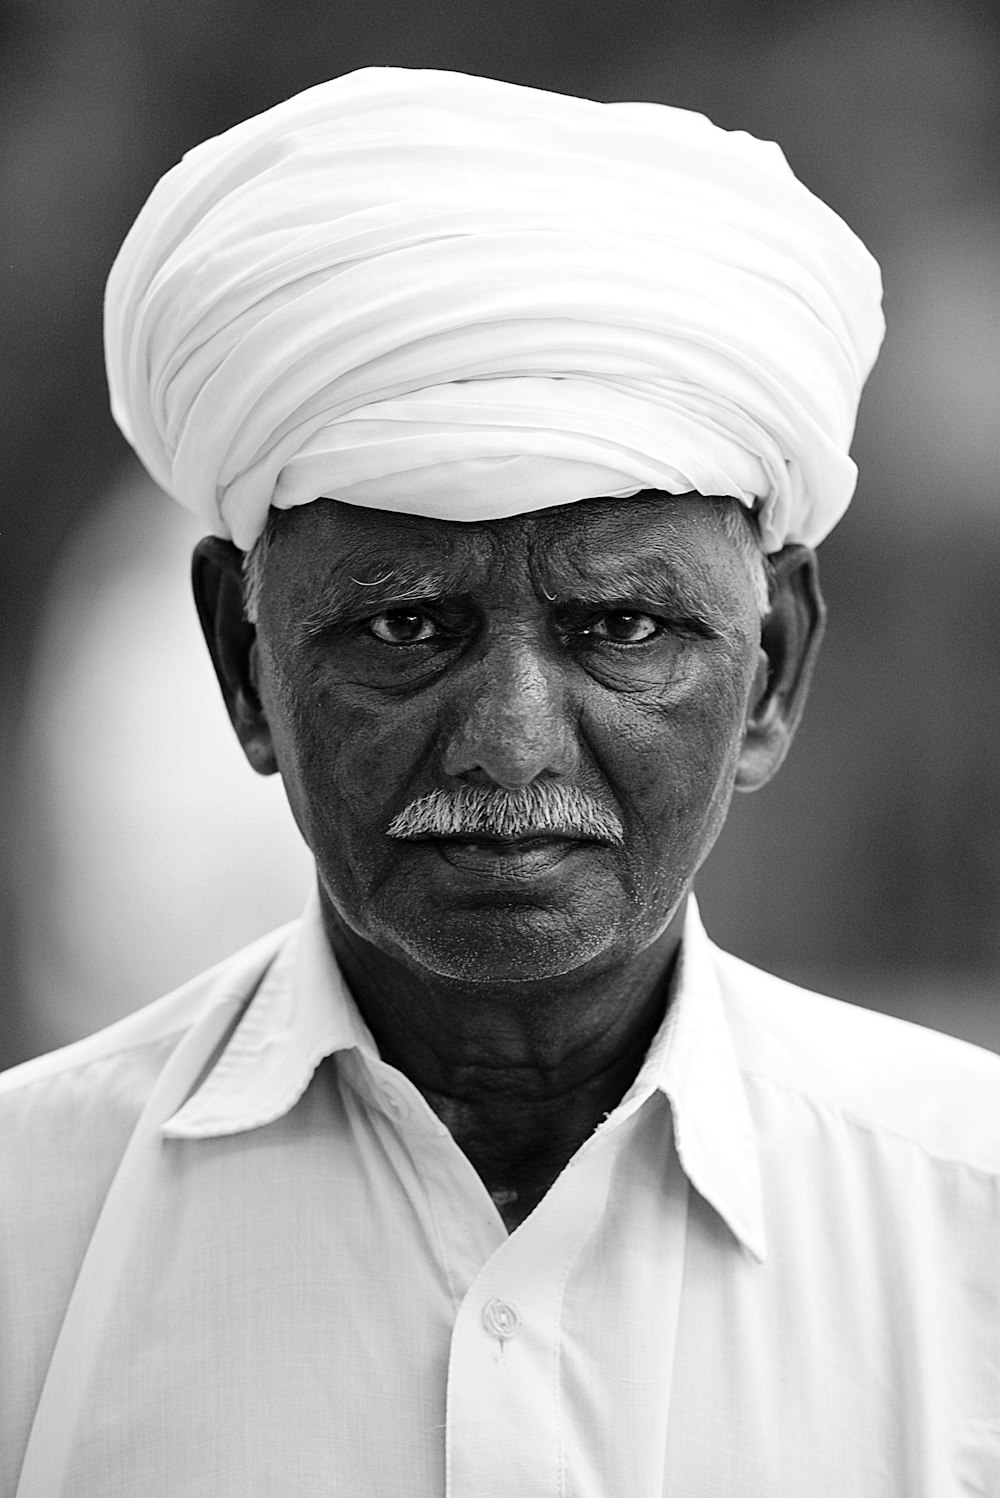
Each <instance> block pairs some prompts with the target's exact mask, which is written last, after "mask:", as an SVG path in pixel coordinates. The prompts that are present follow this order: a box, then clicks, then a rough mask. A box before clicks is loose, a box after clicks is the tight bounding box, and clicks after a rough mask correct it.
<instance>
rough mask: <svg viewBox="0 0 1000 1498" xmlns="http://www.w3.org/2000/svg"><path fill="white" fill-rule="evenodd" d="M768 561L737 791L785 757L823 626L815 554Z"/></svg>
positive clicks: (795, 549)
mask: <svg viewBox="0 0 1000 1498" xmlns="http://www.w3.org/2000/svg"><path fill="white" fill-rule="evenodd" d="M769 560H770V563H771V569H772V579H773V581H772V589H771V607H770V610H769V611H768V613H767V615H766V616H765V618H764V620H763V622H762V624H761V632H760V650H761V659H760V666H759V668H758V674H757V680H756V682H755V684H754V693H753V696H752V697H751V700H750V706H749V709H748V711H747V722H746V729H745V731H744V737H743V748H742V751H741V753H740V758H739V763H738V765H737V770H736V788H737V789H738V790H741V791H756V790H759V789H760V787H761V786H762V785H766V784H767V782H768V781H769V780H770V779H771V777H772V775H774V774H775V772H776V771H777V769H778V767H779V765H780V764H781V762H782V760H783V759H784V757H785V755H786V754H787V753H788V749H789V746H790V745H791V742H792V739H793V738H794V736H795V730H796V728H797V727H798V725H799V719H800V718H801V716H802V709H803V707H804V706H805V700H806V694H807V692H808V690H809V681H810V678H811V676H812V671H813V666H814V664H815V662H816V655H817V652H818V651H819V646H820V641H821V640H822V638H823V626H824V624H825V622H826V606H825V604H824V602H823V595H822V593H821V592H820V586H819V566H818V564H817V561H816V553H815V552H814V551H811V550H810V549H809V547H808V546H786V547H784V549H783V550H781V551H779V552H776V553H775V554H774V555H773V556H772V557H771V558H770V559H769Z"/></svg>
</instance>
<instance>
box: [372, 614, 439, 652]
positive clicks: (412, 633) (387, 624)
mask: <svg viewBox="0 0 1000 1498" xmlns="http://www.w3.org/2000/svg"><path fill="white" fill-rule="evenodd" d="M368 628H369V630H370V631H371V633H372V634H373V635H374V636H375V638H376V640H381V641H382V643H383V644H384V645H419V644H421V643H422V642H423V641H424V640H432V639H434V637H435V636H436V635H437V633H438V627H437V625H436V624H435V623H434V621H433V619H429V618H428V617H427V615H426V614H422V613H420V612H419V610H417V609H389V610H388V611H387V612H386V613H384V614H375V615H374V617H373V618H371V619H369V621H368Z"/></svg>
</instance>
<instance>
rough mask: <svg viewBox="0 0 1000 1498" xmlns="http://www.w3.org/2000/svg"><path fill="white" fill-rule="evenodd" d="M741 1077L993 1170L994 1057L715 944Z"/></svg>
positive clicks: (998, 1140)
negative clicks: (789, 978)
mask: <svg viewBox="0 0 1000 1498" xmlns="http://www.w3.org/2000/svg"><path fill="white" fill-rule="evenodd" d="M714 950H715V964H716V971H717V973H718V975H719V981H720V987H721V991H722V997H723V1002H724V1004H725V1008H726V1013H727V1017H728V1019H729V1022H730V1026H731V1029H732V1033H733V1038H734V1042H735V1046H736V1052H737V1057H738V1060H739V1064H740V1068H741V1070H742V1071H743V1074H744V1076H745V1077H746V1078H747V1079H748V1081H749V1080H751V1079H753V1080H756V1081H757V1082H759V1083H761V1084H762V1085H765V1086H770V1087H774V1088H781V1089H784V1090H785V1091H786V1092H794V1093H798V1094H799V1095H800V1096H803V1097H807V1098H809V1099H811V1100H812V1101H813V1102H815V1103H816V1104H821V1105H824V1106H825V1107H826V1108H827V1109H828V1110H834V1111H836V1112H838V1113H839V1114H841V1115H842V1116H843V1117H844V1118H845V1119H849V1120H851V1121H853V1122H854V1123H857V1124H859V1125H862V1126H865V1127H868V1128H870V1129H876V1130H881V1131H884V1132H885V1133H888V1134H893V1135H896V1136H897V1137H900V1138H904V1139H907V1140H910V1141H911V1142H912V1143H914V1144H916V1145H918V1146H920V1147H921V1148H922V1149H924V1150H925V1151H926V1152H927V1153H929V1154H933V1155H936V1156H939V1157H941V1158H942V1159H949V1160H953V1161H956V1162H961V1163H964V1164H966V1165H969V1166H972V1167H974V1168H977V1169H980V1170H983V1171H986V1172H988V1173H990V1174H1000V1056H997V1055H995V1054H994V1053H993V1052H992V1051H986V1050H982V1049H980V1047H978V1046H974V1045H969V1044H968V1043H967V1042H965V1041H962V1040H956V1039H955V1038H954V1037H952V1036H950V1035H942V1034H939V1033H938V1032H937V1031H935V1030H929V1029H927V1028H925V1027H924V1026H922V1025H915V1024H911V1023H909V1022H908V1021H906V1020H901V1019H896V1018H894V1017H892V1016H890V1015H885V1014H880V1013H877V1012H876V1011H874V1010H870V1009H863V1008H861V1007H859V1006H857V1005H854V1004H849V1003H844V1002H843V1001H841V1000H839V999H832V998H827V997H825V996H824V995H822V994H817V993H812V992H810V991H809V990H808V989H804V988H799V987H797V986H796V985H795V984H793V983H787V982H785V981H784V980H783V979H781V978H776V977H774V976H773V975H771V974H770V973H765V972H762V971H761V970H760V969H759V968H755V967H751V966H750V964H749V963H746V962H743V961H741V960H740V959H739V958H738V957H733V956H731V955H730V954H729V953H726V952H722V951H720V950H719V949H718V948H715V949H714Z"/></svg>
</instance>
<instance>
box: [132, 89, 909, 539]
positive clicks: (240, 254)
mask: <svg viewBox="0 0 1000 1498" xmlns="http://www.w3.org/2000/svg"><path fill="white" fill-rule="evenodd" d="M880 296H881V283H880V278H879V272H878V267H877V265H876V263H875V261H874V260H873V259H872V257H871V256H870V255H869V253H868V251H867V250H866V249H865V247H864V246H863V245H862V243H861V242H860V240H859V239H858V238H857V237H856V236H855V235H854V234H853V233H852V231H851V230H850V229H849V228H848V227H847V225H846V224H845V223H844V222H843V220H842V219H840V218H839V217H838V216H837V215H836V214H835V213H834V212H833V211H832V210H831V209H829V208H828V207H826V206H825V205H824V204H823V203H822V202H820V200H819V199H818V198H816V197H814V196H813V194H812V193H810V192H809V191H808V190H807V189H806V188H805V187H803V186H802V184H801V183H799V182H798V181H797V180H796V178H795V177H794V176H793V174H792V172H791V170H790V169H789V167H788V165H787V163H786V162H785V159H784V157H783V155H782V154H781V151H780V150H779V149H778V147H777V146H776V145H773V144H771V143H769V142H764V141H759V140H755V139H753V138H752V137H750V136H748V135H745V134H742V133H740V132H732V131H725V130H721V129H718V128H717V127H716V126H714V125H713V124H711V123H710V122H709V121H708V120H707V119H706V118H705V117H704V116H702V115H698V114H693V113H690V112H689V111H687V110H681V109H674V108H670V107H668V106H665V105H658V104H601V103H596V102H593V101H591V100H588V99H578V98H572V97H568V96H565V95H560V94H551V93H544V92H541V91H539V90H536V89H529V88H523V87H519V86H517V85H514V84H509V83H501V82H496V81H493V80H491V79H485V78H475V77H470V76H467V75H464V74H458V73H444V72H435V71H419V70H417V71H411V70H408V69H402V68H369V69H364V70H362V71H360V72H357V73H351V74H348V75H347V76H345V77H343V78H338V79H334V80H333V81H332V82H329V83H325V84H320V85H319V86H317V87H315V88H310V89H307V90H306V91H305V92H304V93H301V94H299V95H297V96H296V97H295V98H292V99H289V100H287V101H286V102H285V103H283V104H279V105H277V106H276V107H275V108H273V109H270V110H267V111H266V112H265V113H264V114H261V115H258V116H256V117H255V118H253V119H250V120H247V121H244V122H243V123H242V124H240V125H236V126H235V127H234V128H233V129H231V130H228V131H226V132H225V133H224V134H222V135H220V136H217V137H215V138H214V139H212V140H208V141H206V142H204V143H203V144H202V145H200V146H197V147H196V148H195V149H194V150H192V151H190V152H189V153H188V154H187V155H186V156H185V157H184V159H183V160H182V161H181V162H180V163H179V165H177V166H176V167H174V168H173V170H172V171H170V172H168V173H167V174H166V176H164V177H163V178H162V180H161V181H160V182H159V183H158V184H157V186H156V187H155V188H154V190H153V192H152V194H151V196H150V197H149V199H148V201H147V203H146V205H145V206H144V208H143V209H142V211H141V213H140V214H139V217H138V219H137V220H136V222H135V224H134V225H133V227H132V229H131V231H130V233H129V235H128V237H127V238H126V240H125V242H124V244H123V246H122V249H121V251H120V252H119V255H118V258H117V259H116V261H115V264H114V266H113V268H112V270H111V275H110V277H109V280H108V287H107V295H106V301H105V346H106V354H107V364H108V378H109V384H110V388H111V399H112V410H113V412H114V415H115V419H116V420H117V422H118V424H119V426H120V427H121V428H122V431H123V432H124V433H125V435H126V437H127V438H128V439H129V441H130V442H131V443H132V445H133V446H134V447H135V449H136V451H137V452H138V454H139V456H140V457H141V458H142V460H143V462H144V463H145V464H146V466H147V468H148V469H149V471H150V473H151V474H152V475H153V477H154V478H155V479H156V480H157V482H158V483H159V484H160V485H162V487H163V488H164V489H166V490H167V491H168V493H170V494H171V495H173V496H174V498H176V499H178V500H179V501H180V502H181V503H182V504H184V505H186V506H187V507H188V508H189V509H191V510H193V511H194V512H195V513H196V514H197V515H198V516H200V517H201V518H202V520H203V521H204V523H205V525H206V526H207V527H208V528H209V529H210V530H212V531H214V532H215V533H216V534H218V535H222V536H227V537H231V538H232V539H233V540H234V541H235V542H236V544H237V545H238V546H240V547H243V548H247V547H249V546H250V545H251V544H252V543H253V541H254V540H255V539H256V537H257V536H258V535H259V534H260V532H261V530H262V529H263V526H264V522H265V519H266V516H267V511H268V507H269V506H270V505H276V506H278V507H281V508H285V507H289V506H292V505H299V504H306V503H308V502H309V501H311V500H314V499H317V498H319V497H320V496H323V495H328V496H332V497H335V498H337V499H340V500H344V501H347V502H349V503H352V504H360V505H369V506H373V507H375V508H379V509H385V510H399V511H406V512H410V513H414V514H420V515H431V516H437V517H441V518H444V519H451V520H488V519H495V518H498V517H500V516H504V515H510V514H516V513H518V512H522V511H526V510H536V509H543V508H545V507H547V506H550V505H558V504H565V503H568V502H571V501H574V500H579V499H585V498H590V497H593V496H597V495H608V496H624V495H628V494H634V493H636V492H637V491H639V490H642V489H661V490H665V491H667V492H669V493H673V494H680V493H685V492H688V491H691V490H694V491H697V492H699V493H702V494H707V495H731V496H733V497H734V498H736V499H738V500H740V501H741V502H742V503H744V504H745V505H748V506H751V507H752V508H754V509H755V510H756V511H757V513H758V516H759V520H760V524H761V530H762V535H763V539H764V544H765V547H766V549H767V550H769V551H773V550H776V549H777V548H779V547H780V546H782V545H784V544H785V542H786V541H804V542H806V543H808V544H815V543H816V542H817V541H819V540H820V539H821V538H822V537H823V536H824V535H825V534H826V533H827V531H829V530H830V528H831V527H832V526H833V525H834V524H835V522H836V521H837V520H838V519H839V517H840V515H841V514H842V513H843V511H844V509H845V508H846V506H847V504H848V502H849V500H850V497H851V494H852V492H853V489H854V483H855V478H856V470H855V467H854V464H853V462H852V461H851V459H850V457H849V456H848V447H849V445H850V441H851V437H852V434H853V430H854V422H855V417H856V413H857V405H858V400H859V398H860V393H861V387H862V385H863V383H864V380H865V378H866V377H867V375H868V372H869V370H870V369H871V366H872V364H873V363H874V360H875V357H876V355H877V352H878V348H879V344H880V343H881V339H882V334H883V331H884V324H883V321H882V314H881V310H880Z"/></svg>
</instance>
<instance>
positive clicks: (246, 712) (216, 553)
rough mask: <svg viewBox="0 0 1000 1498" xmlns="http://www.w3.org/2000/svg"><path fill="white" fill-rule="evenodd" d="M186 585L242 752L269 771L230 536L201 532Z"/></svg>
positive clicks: (251, 642)
mask: <svg viewBox="0 0 1000 1498" xmlns="http://www.w3.org/2000/svg"><path fill="white" fill-rule="evenodd" d="M191 585H192V588H193V590H194V599H195V604H196V606H197V609H198V618H199V620H200V621H201V628H202V633H203V634H204V636H205V643H206V644H207V645H208V651H209V654H210V655H211V657H212V665H213V666H214V667H215V674H216V677H217V678H218V682H219V686H220V688H221V690H222V696H223V699H224V701H225V704H226V710H227V712H228V713H229V718H230V721H231V723H232V725H233V727H234V729H235V730H236V734H237V737H238V738H239V741H240V743H241V744H242V746H243V752H244V754H245V755H246V757H247V759H248V760H249V762H250V764H251V765H252V766H253V768H254V769H255V770H256V771H257V773H258V774H259V775H273V774H274V773H275V771H276V770H277V768H278V764H277V760H276V758H275V754H274V745H273V742H272V739H271V730H270V726H269V724H268V722H267V717H266V715H265V713H264V709H263V706H262V704H261V700H260V696H259V694H258V690H257V680H256V674H257V668H256V656H257V631H256V629H255V628H254V626H253V625H252V624H251V623H250V622H249V621H248V619H247V617H246V615H245V613H244V610H243V553H242V552H241V551H239V550H238V549H237V548H236V547H235V546H233V545H232V543H231V542H229V541H222V540H220V539H219V537H217V536H206V537H205V538H204V539H203V540H201V541H199V542H198V544H197V546H196V547H195V549H194V555H193V557H192V559H191Z"/></svg>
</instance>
